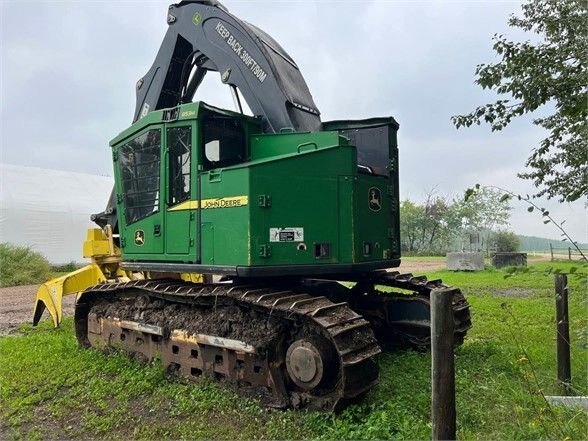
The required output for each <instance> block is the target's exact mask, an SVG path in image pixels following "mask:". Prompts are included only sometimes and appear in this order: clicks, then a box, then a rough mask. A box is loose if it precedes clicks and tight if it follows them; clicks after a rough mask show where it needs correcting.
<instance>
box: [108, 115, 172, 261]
mask: <svg viewBox="0 0 588 441" xmlns="http://www.w3.org/2000/svg"><path fill="white" fill-rule="evenodd" d="M162 130H163V126H152V127H149V128H148V129H146V130H144V131H142V132H140V133H139V134H137V135H136V136H134V137H133V138H132V139H128V140H125V141H124V143H122V144H120V145H118V146H115V147H114V151H113V155H114V162H115V167H114V169H115V177H116V192H117V210H118V213H119V224H120V231H121V245H122V250H123V255H124V257H125V258H126V259H130V260H133V259H151V258H154V257H155V256H154V255H157V254H159V255H161V254H163V249H164V247H163V235H162V223H163V222H162V221H163V213H162V212H161V205H162V201H161V197H160V195H161V189H162V185H161V180H160V176H161V168H162V167H161V162H162V161H161V146H162V137H163V134H162Z"/></svg>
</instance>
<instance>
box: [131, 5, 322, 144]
mask: <svg viewBox="0 0 588 441" xmlns="http://www.w3.org/2000/svg"><path fill="white" fill-rule="evenodd" d="M167 23H168V26H169V27H168V30H167V33H166V34H165V38H164V39H163V42H162V44H161V47H160V49H159V52H158V53H157V57H156V58H155V62H154V63H153V66H151V69H149V71H148V72H147V74H145V76H144V77H143V78H141V79H140V80H139V81H138V82H137V104H136V107H135V115H134V118H133V122H134V121H137V120H138V119H140V118H141V117H143V116H144V115H146V114H147V113H149V112H151V111H153V110H159V109H164V108H169V107H175V106H177V105H179V104H182V103H186V102H191V101H192V98H193V97H194V94H195V93H196V90H197V89H198V86H199V85H200V83H201V81H202V79H203V78H204V75H205V74H206V72H208V71H216V72H219V74H220V76H221V80H222V82H223V83H226V84H228V85H229V86H231V87H233V88H238V89H239V91H240V92H241V94H242V95H243V97H244V98H245V101H247V104H248V105H249V108H250V109H251V111H252V112H253V114H255V115H258V116H261V117H262V119H263V123H264V131H266V132H270V133H271V132H279V131H280V129H283V128H292V129H294V130H296V131H318V130H320V129H321V120H320V116H319V115H320V113H319V111H318V109H317V108H316V105H315V104H314V101H313V99H312V96H311V94H310V91H309V90H308V86H307V85H306V82H305V81H304V78H303V77H302V74H301V73H300V70H299V69H298V66H296V63H294V61H293V60H292V58H290V56H289V55H288V54H287V53H286V51H285V50H284V49H282V47H281V46H280V45H279V44H278V43H277V42H276V41H275V40H274V39H273V38H271V37H270V36H269V35H267V34H266V33H265V32H263V31H262V30H261V29H259V28H257V27H255V26H253V25H251V24H249V23H246V22H244V21H243V20H240V19H238V18H237V17H235V16H233V15H231V14H230V13H229V12H228V11H227V10H226V8H225V7H224V6H222V5H221V4H220V3H219V2H218V1H216V0H197V1H182V2H180V3H178V4H174V5H171V6H170V7H169V12H168V16H167ZM233 91H234V89H233Z"/></svg>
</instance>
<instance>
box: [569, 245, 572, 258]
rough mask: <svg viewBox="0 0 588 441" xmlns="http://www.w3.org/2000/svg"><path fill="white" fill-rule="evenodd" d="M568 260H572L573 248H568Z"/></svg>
mask: <svg viewBox="0 0 588 441" xmlns="http://www.w3.org/2000/svg"><path fill="white" fill-rule="evenodd" d="M568 258H569V260H572V247H568Z"/></svg>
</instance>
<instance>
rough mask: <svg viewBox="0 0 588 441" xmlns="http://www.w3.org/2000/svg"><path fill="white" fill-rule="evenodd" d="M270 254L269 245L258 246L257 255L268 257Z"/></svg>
mask: <svg viewBox="0 0 588 441" xmlns="http://www.w3.org/2000/svg"><path fill="white" fill-rule="evenodd" d="M271 255H272V251H271V248H270V246H269V245H260V246H259V257H264V258H268V257H270V256H271Z"/></svg>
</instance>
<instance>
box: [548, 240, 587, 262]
mask: <svg viewBox="0 0 588 441" xmlns="http://www.w3.org/2000/svg"><path fill="white" fill-rule="evenodd" d="M580 251H582V253H584V254H583V255H582V253H580ZM580 251H578V250H577V249H576V248H573V247H567V248H565V247H564V248H558V247H554V246H553V245H551V244H549V252H550V254H551V260H552V261H553V260H555V259H556V258H557V259H561V256H566V257H567V258H568V260H585V257H584V256H586V255H588V249H582V248H580Z"/></svg>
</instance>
